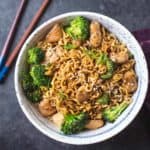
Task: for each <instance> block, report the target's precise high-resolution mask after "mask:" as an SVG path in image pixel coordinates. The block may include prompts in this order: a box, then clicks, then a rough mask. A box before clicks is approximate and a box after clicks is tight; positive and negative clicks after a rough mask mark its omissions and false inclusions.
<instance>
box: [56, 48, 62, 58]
mask: <svg viewBox="0 0 150 150" xmlns="http://www.w3.org/2000/svg"><path fill="white" fill-rule="evenodd" d="M63 53H64V50H63V48H62V47H61V46H57V47H56V54H57V56H59V57H60V56H62V55H63Z"/></svg>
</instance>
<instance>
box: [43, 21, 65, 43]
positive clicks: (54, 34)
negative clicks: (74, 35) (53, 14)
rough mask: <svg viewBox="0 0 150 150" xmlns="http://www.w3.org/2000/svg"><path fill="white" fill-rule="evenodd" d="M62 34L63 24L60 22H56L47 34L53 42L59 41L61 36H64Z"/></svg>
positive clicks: (47, 38) (49, 40)
mask: <svg viewBox="0 0 150 150" xmlns="http://www.w3.org/2000/svg"><path fill="white" fill-rule="evenodd" d="M62 35H63V33H62V29H61V26H60V25H59V24H55V25H54V26H53V27H52V29H51V30H50V32H49V33H48V34H47V36H46V40H47V41H48V42H52V43H53V42H58V41H59V40H60V38H61V37H62Z"/></svg>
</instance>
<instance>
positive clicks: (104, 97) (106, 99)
mask: <svg viewBox="0 0 150 150" xmlns="http://www.w3.org/2000/svg"><path fill="white" fill-rule="evenodd" d="M97 101H98V102H99V103H100V104H104V105H105V104H108V103H109V101H110V98H109V95H108V93H104V94H103V95H102V96H101V97H100V98H99V99H98V100H97Z"/></svg>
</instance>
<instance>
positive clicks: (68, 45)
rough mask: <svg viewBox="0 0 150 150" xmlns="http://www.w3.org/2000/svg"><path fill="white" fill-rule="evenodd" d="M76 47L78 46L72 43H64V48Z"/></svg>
mask: <svg viewBox="0 0 150 150" xmlns="http://www.w3.org/2000/svg"><path fill="white" fill-rule="evenodd" d="M74 48H76V46H75V45H73V44H71V43H68V44H66V45H64V49H66V50H71V49H74Z"/></svg>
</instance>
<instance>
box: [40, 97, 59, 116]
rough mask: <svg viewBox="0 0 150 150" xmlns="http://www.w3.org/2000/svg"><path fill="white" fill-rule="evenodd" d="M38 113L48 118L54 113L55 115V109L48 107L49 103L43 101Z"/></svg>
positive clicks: (46, 100)
mask: <svg viewBox="0 0 150 150" xmlns="http://www.w3.org/2000/svg"><path fill="white" fill-rule="evenodd" d="M38 107H39V111H40V113H41V114H42V115H43V116H44V117H48V116H51V115H53V114H54V113H56V108H55V107H52V106H51V105H50V102H49V100H48V99H43V100H42V101H41V102H40V103H39V105H38Z"/></svg>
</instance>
